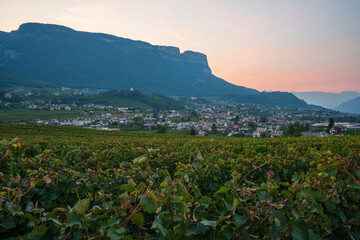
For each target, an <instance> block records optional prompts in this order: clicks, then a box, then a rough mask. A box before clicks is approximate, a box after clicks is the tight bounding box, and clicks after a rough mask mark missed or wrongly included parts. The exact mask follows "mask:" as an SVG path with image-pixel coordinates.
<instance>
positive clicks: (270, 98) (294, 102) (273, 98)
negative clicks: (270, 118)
mask: <svg viewBox="0 0 360 240" xmlns="http://www.w3.org/2000/svg"><path fill="white" fill-rule="evenodd" d="M221 99H223V100H227V101H234V102H236V103H255V104H261V105H272V106H276V105H277V106H280V107H290V108H319V107H318V106H315V105H308V104H307V103H306V102H305V101H304V100H300V99H299V98H297V97H296V96H294V95H293V94H292V93H288V92H259V93H255V94H249V95H244V96H241V95H227V96H223V97H221Z"/></svg>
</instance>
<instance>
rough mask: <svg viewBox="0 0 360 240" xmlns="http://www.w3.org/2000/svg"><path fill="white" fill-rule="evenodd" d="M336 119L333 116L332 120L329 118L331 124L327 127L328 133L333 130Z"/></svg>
mask: <svg viewBox="0 0 360 240" xmlns="http://www.w3.org/2000/svg"><path fill="white" fill-rule="evenodd" d="M334 123H335V122H334V119H333V118H332V117H331V118H330V120H329V125H328V127H327V129H326V132H327V133H330V130H331V128H333V127H334Z"/></svg>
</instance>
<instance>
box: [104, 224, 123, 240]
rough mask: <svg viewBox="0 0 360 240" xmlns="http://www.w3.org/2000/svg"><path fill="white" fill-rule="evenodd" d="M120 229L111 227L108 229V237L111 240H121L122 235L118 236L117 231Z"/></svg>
mask: <svg viewBox="0 0 360 240" xmlns="http://www.w3.org/2000/svg"><path fill="white" fill-rule="evenodd" d="M117 229H118V228H117V227H111V228H109V229H108V231H107V236H108V237H109V238H110V239H111V240H119V239H121V237H122V236H121V235H118V234H117V233H116V230H117Z"/></svg>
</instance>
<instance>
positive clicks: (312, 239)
mask: <svg viewBox="0 0 360 240" xmlns="http://www.w3.org/2000/svg"><path fill="white" fill-rule="evenodd" d="M308 234H309V240H317V239H319V238H320V235H319V234H316V233H314V231H313V230H312V229H309V230H308Z"/></svg>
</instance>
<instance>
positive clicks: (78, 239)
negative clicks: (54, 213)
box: [71, 230, 84, 240]
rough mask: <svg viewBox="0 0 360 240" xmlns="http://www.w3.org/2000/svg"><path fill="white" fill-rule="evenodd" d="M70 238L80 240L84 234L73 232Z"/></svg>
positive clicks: (78, 231)
mask: <svg viewBox="0 0 360 240" xmlns="http://www.w3.org/2000/svg"><path fill="white" fill-rule="evenodd" d="M71 236H72V238H71V239H74V240H81V239H83V238H84V233H83V232H82V231H81V230H77V231H75V232H74V233H73V234H71Z"/></svg>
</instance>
